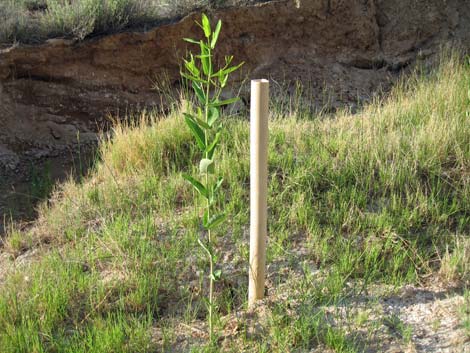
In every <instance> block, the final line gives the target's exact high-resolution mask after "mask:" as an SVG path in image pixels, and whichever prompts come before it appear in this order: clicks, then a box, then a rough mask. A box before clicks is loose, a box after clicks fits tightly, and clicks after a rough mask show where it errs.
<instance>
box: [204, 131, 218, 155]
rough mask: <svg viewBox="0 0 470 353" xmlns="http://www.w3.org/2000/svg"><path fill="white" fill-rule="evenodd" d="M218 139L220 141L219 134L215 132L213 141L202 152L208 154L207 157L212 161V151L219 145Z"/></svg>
mask: <svg viewBox="0 0 470 353" xmlns="http://www.w3.org/2000/svg"><path fill="white" fill-rule="evenodd" d="M219 139H220V132H217V133H216V134H215V138H214V141H212V143H211V144H210V145H209V146H207V148H206V150H205V151H204V152H206V153H208V154H209V157H210V158H211V159H212V156H213V155H214V149H215V147H216V146H217V144H218V143H219Z"/></svg>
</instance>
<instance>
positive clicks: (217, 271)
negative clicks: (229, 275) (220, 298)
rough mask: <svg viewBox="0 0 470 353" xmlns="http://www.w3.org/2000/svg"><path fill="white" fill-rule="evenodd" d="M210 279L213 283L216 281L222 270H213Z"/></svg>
mask: <svg viewBox="0 0 470 353" xmlns="http://www.w3.org/2000/svg"><path fill="white" fill-rule="evenodd" d="M210 277H211V278H212V280H213V281H218V280H220V278H221V277H222V270H215V271H214V272H213V273H212V274H211V275H210Z"/></svg>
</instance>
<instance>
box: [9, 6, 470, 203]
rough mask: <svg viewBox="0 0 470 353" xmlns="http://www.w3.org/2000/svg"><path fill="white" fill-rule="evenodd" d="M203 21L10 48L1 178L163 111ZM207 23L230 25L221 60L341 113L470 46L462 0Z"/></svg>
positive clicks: (295, 9) (273, 9)
mask: <svg viewBox="0 0 470 353" xmlns="http://www.w3.org/2000/svg"><path fill="white" fill-rule="evenodd" d="M198 16H199V15H198V14H193V15H190V16H187V17H186V18H184V19H182V20H181V21H178V22H175V23H172V24H169V25H164V26H161V27H158V28H155V29H153V30H151V31H148V32H145V33H144V32H138V33H119V34H115V35H110V36H106V37H102V38H94V39H91V40H87V41H84V42H72V41H67V40H63V39H53V40H49V41H48V42H46V43H45V44H43V45H40V46H24V45H21V44H20V45H18V46H15V47H12V48H7V49H3V50H2V51H1V52H0V169H1V174H2V175H3V176H5V175H10V176H12V175H18V174H22V171H23V170H24V169H25V167H24V166H25V165H26V164H27V163H31V161H33V162H34V163H36V162H37V160H39V159H43V158H48V157H50V156H56V157H57V156H58V155H61V154H62V155H64V156H66V155H67V154H69V152H67V151H68V150H70V149H72V150H73V149H75V147H73V144H76V142H77V134H78V133H80V143H81V144H83V143H87V142H89V141H93V140H94V139H95V137H96V135H95V132H96V131H97V130H98V129H99V127H100V126H102V123H103V119H104V118H105V116H106V114H107V113H109V112H111V113H115V112H117V111H120V112H121V113H122V112H125V111H128V110H133V109H136V108H141V107H148V106H158V105H161V103H162V102H163V103H164V101H165V98H164V95H163V94H159V93H158V92H156V91H154V90H153V89H152V87H153V86H154V83H155V82H156V81H159V80H160V81H161V80H163V78H165V81H168V82H169V83H170V84H171V86H172V87H177V86H178V84H179V66H178V65H179V62H180V61H181V60H180V58H181V57H182V56H184V54H185V52H186V50H187V45H186V43H185V42H183V41H182V40H181V38H182V37H188V36H192V35H193V36H196V35H198V34H196V32H197V28H196V27H195V26H194V20H195V19H196V18H197V17H198ZM211 17H212V18H214V19H222V20H223V22H224V29H223V34H222V37H221V40H220V43H221V44H220V46H219V50H220V52H219V53H220V54H221V55H224V54H229V53H230V54H233V55H234V56H235V58H236V60H238V61H245V62H246V65H245V72H244V75H248V76H249V77H250V78H255V77H261V76H268V77H271V78H273V79H275V82H283V81H286V80H296V79H300V80H302V81H304V82H308V86H309V90H310V93H311V95H312V101H313V102H314V103H315V104H317V105H319V106H320V105H323V104H325V102H326V101H327V102H328V103H329V104H330V105H331V107H332V108H333V109H334V108H335V107H338V106H343V105H350V106H353V107H354V105H355V104H356V103H357V102H358V101H364V100H367V99H368V98H370V97H371V95H373V94H374V93H376V92H378V91H380V90H381V89H385V90H386V89H387V88H389V87H390V85H391V84H392V83H393V81H394V79H396V78H397V77H398V75H399V74H400V72H402V71H403V70H404V69H406V68H408V67H410V64H413V63H415V62H416V60H425V61H428V60H429V58H432V56H433V54H435V53H436V52H437V51H438V50H439V47H440V46H441V45H442V44H444V43H449V42H453V43H459V45H462V46H463V47H464V48H469V47H470V3H469V2H468V1H466V0H446V1H444V0H416V1H412V2H409V1H406V0H310V1H306V0H281V1H272V2H268V3H263V4H258V5H252V6H246V7H234V8H228V9H222V10H218V11H217V12H214V13H211ZM71 146H72V147H71ZM64 158H67V157H64ZM0 204H1V202H0ZM0 207H1V205H0Z"/></svg>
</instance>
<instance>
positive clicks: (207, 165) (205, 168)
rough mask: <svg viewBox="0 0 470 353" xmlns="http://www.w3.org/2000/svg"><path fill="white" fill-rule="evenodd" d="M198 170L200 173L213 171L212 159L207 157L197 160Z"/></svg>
mask: <svg viewBox="0 0 470 353" xmlns="http://www.w3.org/2000/svg"><path fill="white" fill-rule="evenodd" d="M199 171H200V172H201V173H202V174H212V173H214V161H213V160H212V159H208V158H203V159H201V162H199Z"/></svg>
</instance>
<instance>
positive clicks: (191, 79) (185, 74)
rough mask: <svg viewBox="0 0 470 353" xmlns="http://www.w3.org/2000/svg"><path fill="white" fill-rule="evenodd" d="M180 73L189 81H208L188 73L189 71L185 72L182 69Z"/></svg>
mask: <svg viewBox="0 0 470 353" xmlns="http://www.w3.org/2000/svg"><path fill="white" fill-rule="evenodd" d="M180 75H181V76H183V77H184V78H185V79H188V80H189V81H196V82H201V83H207V81H204V80H203V79H201V78H199V77H194V76H192V75H188V74H187V73H184V72H182V71H180Z"/></svg>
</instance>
